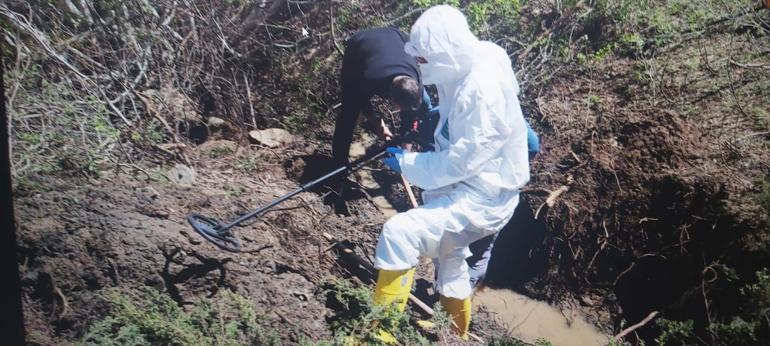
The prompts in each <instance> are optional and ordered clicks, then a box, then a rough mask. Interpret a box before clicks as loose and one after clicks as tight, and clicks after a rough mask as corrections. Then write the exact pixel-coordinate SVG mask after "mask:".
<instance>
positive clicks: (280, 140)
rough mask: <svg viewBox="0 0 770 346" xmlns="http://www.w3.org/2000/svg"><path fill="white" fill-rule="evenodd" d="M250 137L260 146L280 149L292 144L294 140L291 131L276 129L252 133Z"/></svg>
mask: <svg viewBox="0 0 770 346" xmlns="http://www.w3.org/2000/svg"><path fill="white" fill-rule="evenodd" d="M249 137H251V138H252V139H254V140H255V141H256V142H257V143H258V144H262V145H264V146H266V147H268V148H278V147H280V146H282V145H284V144H287V143H291V142H292V141H293V140H294V136H292V134H291V133H289V131H286V130H283V129H275V128H273V129H265V130H254V131H250V132H249Z"/></svg>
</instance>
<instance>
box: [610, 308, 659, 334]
mask: <svg viewBox="0 0 770 346" xmlns="http://www.w3.org/2000/svg"><path fill="white" fill-rule="evenodd" d="M657 315H658V312H657V311H653V312H651V313H650V314H649V315H647V317H645V318H644V319H643V320H641V321H639V323H637V324H635V325H633V326H630V327H628V328H626V329H623V331H622V332H620V333H618V335H615V341H620V340H621V339H623V338H624V337H626V335H628V334H629V333H631V332H633V331H634V330H637V329H639V328H640V327H642V326H644V325H645V324H647V323H649V322H650V321H652V319H653V318H655V316H657Z"/></svg>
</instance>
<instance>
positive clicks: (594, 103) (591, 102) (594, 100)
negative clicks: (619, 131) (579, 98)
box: [586, 94, 602, 110]
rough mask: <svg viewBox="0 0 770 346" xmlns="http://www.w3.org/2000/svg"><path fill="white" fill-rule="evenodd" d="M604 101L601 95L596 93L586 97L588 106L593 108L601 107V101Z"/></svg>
mask: <svg viewBox="0 0 770 346" xmlns="http://www.w3.org/2000/svg"><path fill="white" fill-rule="evenodd" d="M601 101H602V99H601V98H599V96H596V95H594V94H591V95H588V98H587V99H586V105H587V106H588V108H591V109H593V110H596V109H597V108H598V107H599V103H600V102H601Z"/></svg>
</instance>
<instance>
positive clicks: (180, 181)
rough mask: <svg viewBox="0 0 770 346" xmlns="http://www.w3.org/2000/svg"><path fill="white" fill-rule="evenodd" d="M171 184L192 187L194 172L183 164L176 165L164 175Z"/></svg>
mask: <svg viewBox="0 0 770 346" xmlns="http://www.w3.org/2000/svg"><path fill="white" fill-rule="evenodd" d="M166 176H167V177H168V179H169V180H171V182H172V183H174V184H177V185H181V186H192V185H193V184H195V170H194V169H192V168H190V167H187V166H185V165H183V164H177V165H176V166H174V168H172V169H170V170H169V171H168V174H167V175H166Z"/></svg>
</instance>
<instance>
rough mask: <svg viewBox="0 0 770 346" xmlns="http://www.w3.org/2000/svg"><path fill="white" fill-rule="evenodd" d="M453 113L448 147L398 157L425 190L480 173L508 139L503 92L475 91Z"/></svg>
mask: <svg viewBox="0 0 770 346" xmlns="http://www.w3.org/2000/svg"><path fill="white" fill-rule="evenodd" d="M476 90H478V89H476ZM489 96H492V97H489ZM454 112H456V114H455V115H454V116H452V117H450V124H449V126H450V140H451V141H452V144H450V145H449V147H448V148H446V149H444V150H441V151H438V152H425V153H405V154H404V155H403V156H401V157H400V158H399V164H400V165H401V170H402V173H403V174H404V176H405V177H406V178H407V179H408V180H409V181H410V182H412V183H413V184H414V185H417V186H418V187H420V188H422V189H425V190H432V189H437V188H441V187H443V186H447V185H450V184H454V183H457V182H460V181H463V180H466V179H468V178H470V177H473V176H475V175H477V174H479V173H480V172H481V171H482V170H483V168H484V164H485V163H486V162H488V161H489V160H492V159H494V158H496V157H498V156H499V153H500V150H501V149H502V148H503V146H505V144H506V141H507V139H508V138H509V135H510V133H511V127H510V125H509V124H506V123H505V121H504V119H505V118H506V117H505V115H504V113H505V99H504V98H503V96H502V93H501V94H500V95H487V96H486V97H481V95H479V93H478V92H474V93H472V95H470V96H468V97H464V98H462V99H458V100H457V104H456V107H455V110H454Z"/></svg>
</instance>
